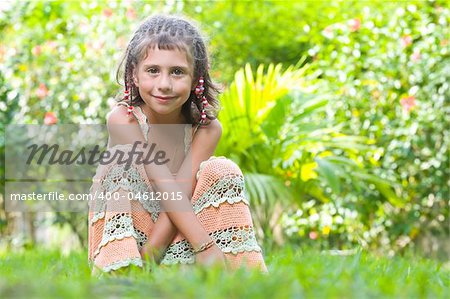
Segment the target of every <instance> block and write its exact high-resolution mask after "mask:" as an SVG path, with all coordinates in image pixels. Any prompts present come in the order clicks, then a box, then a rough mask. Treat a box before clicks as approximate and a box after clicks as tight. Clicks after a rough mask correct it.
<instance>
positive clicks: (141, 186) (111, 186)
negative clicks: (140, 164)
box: [91, 165, 161, 224]
mask: <svg viewBox="0 0 450 299" xmlns="http://www.w3.org/2000/svg"><path fill="white" fill-rule="evenodd" d="M100 184H101V186H102V190H103V192H104V193H103V194H104V195H105V196H106V194H112V193H113V192H115V191H117V190H119V189H123V190H126V191H128V192H133V194H141V195H142V194H144V193H146V192H148V184H147V182H146V181H145V180H144V179H143V178H142V176H141V175H140V172H139V171H138V169H136V168H135V167H130V168H129V169H127V170H125V165H114V166H112V167H111V168H110V169H109V171H108V173H107V175H106V176H105V177H104V178H103V179H102V180H101V182H100ZM105 192H106V193H105ZM125 200H127V199H125ZM95 201H96V204H97V205H96V207H95V213H94V216H93V218H92V221H91V223H92V224H94V223H95V222H96V221H98V220H99V219H103V217H105V208H106V202H107V200H106V198H96V199H95ZM139 202H140V203H141V204H142V206H143V207H144V208H145V209H146V210H147V211H148V212H149V213H150V215H151V218H152V220H153V222H156V220H157V219H158V216H159V213H160V211H161V207H160V203H159V202H157V201H155V200H145V199H143V197H142V196H139Z"/></svg>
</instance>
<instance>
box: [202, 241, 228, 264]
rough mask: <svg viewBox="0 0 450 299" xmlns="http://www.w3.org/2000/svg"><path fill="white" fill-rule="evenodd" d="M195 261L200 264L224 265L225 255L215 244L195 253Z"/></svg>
mask: <svg viewBox="0 0 450 299" xmlns="http://www.w3.org/2000/svg"><path fill="white" fill-rule="evenodd" d="M196 261H197V262H198V263H199V264H200V265H202V266H212V265H220V266H224V267H226V260H225V255H224V254H223V252H222V250H220V248H219V247H217V245H216V244H214V245H213V246H211V247H210V248H208V249H206V250H204V251H202V252H199V253H197V255H196Z"/></svg>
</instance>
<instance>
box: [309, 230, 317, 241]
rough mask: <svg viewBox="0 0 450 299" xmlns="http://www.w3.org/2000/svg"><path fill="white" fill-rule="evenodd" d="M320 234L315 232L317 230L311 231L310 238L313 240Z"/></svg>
mask: <svg viewBox="0 0 450 299" xmlns="http://www.w3.org/2000/svg"><path fill="white" fill-rule="evenodd" d="M318 236H319V234H318V233H317V232H315V231H312V232H309V238H310V239H311V240H315V239H317V237H318Z"/></svg>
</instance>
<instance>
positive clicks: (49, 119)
mask: <svg viewBox="0 0 450 299" xmlns="http://www.w3.org/2000/svg"><path fill="white" fill-rule="evenodd" d="M57 122H58V118H57V117H56V115H55V113H53V112H46V113H45V117H44V124H46V125H54V124H56V123H57Z"/></svg>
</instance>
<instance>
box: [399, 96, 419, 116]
mask: <svg viewBox="0 0 450 299" xmlns="http://www.w3.org/2000/svg"><path fill="white" fill-rule="evenodd" d="M400 104H402V106H403V108H404V109H405V110H406V111H408V112H409V111H411V109H413V108H414V107H415V106H416V98H415V97H414V96H408V97H403V98H401V100H400Z"/></svg>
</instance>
